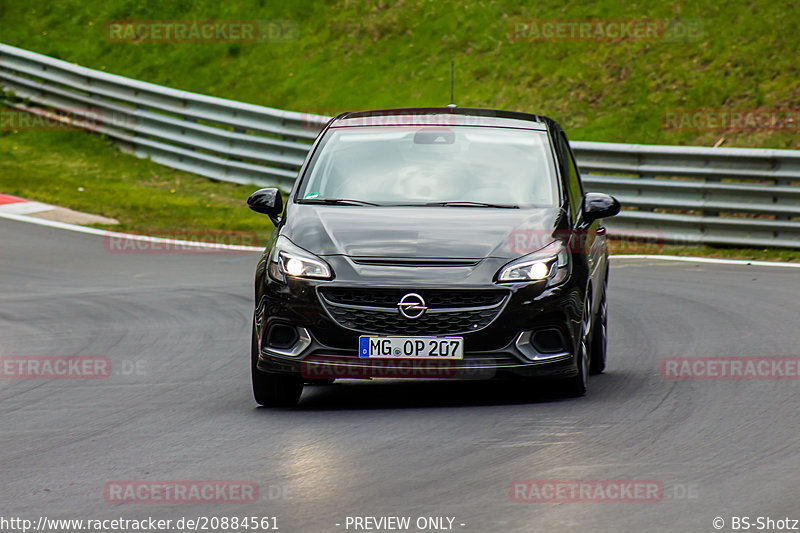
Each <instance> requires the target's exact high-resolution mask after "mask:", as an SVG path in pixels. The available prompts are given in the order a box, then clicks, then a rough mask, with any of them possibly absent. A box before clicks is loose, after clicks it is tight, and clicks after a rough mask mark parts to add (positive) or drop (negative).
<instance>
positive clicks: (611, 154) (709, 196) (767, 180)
mask: <svg viewBox="0 0 800 533" xmlns="http://www.w3.org/2000/svg"><path fill="white" fill-rule="evenodd" d="M0 86H2V87H3V88H4V90H6V91H12V92H13V94H14V96H15V97H14V98H12V99H11V100H9V101H7V102H6V104H5V105H6V106H10V107H14V108H16V109H19V110H23V111H28V112H30V113H34V114H39V115H46V116H49V117H55V118H56V119H58V120H62V121H71V122H72V123H73V124H76V125H78V126H81V127H86V128H88V129H91V130H93V131H96V132H97V133H101V134H104V135H106V136H108V137H109V138H111V139H113V140H115V141H117V142H118V143H120V145H121V146H123V148H127V149H129V150H130V151H132V152H133V153H135V154H136V155H138V156H142V157H149V158H151V159H152V160H153V161H155V162H157V163H160V164H163V165H166V166H170V167H173V168H177V169H181V170H185V171H188V172H192V173H195V174H199V175H202V176H206V177H209V178H213V179H217V180H224V181H231V182H236V183H253V184H257V185H278V186H280V187H282V188H284V189H288V188H290V187H291V185H292V183H293V182H294V179H295V177H296V173H297V170H298V169H299V167H300V166H301V164H302V162H303V160H304V158H305V156H306V154H307V152H308V149H309V145H310V143H311V141H313V139H314V138H315V137H316V135H317V133H318V132H319V131H320V129H321V128H322V127H323V126H324V125H325V123H326V122H327V121H328V120H329V117H324V116H319V115H313V114H306V113H296V112H291V111H281V110H278V109H271V108H267V107H262V106H256V105H251V104H244V103H241V102H235V101H232V100H225V99H222V98H215V97H210V96H204V95H199V94H195V93H190V92H185V91H179V90H176V89H171V88H167V87H162V86H159V85H154V84H151V83H145V82H141V81H137V80H132V79H129V78H125V77H122V76H117V75H113V74H108V73H105V72H99V71H96V70H91V69H88V68H85V67H81V66H78V65H73V64H71V63H68V62H66V61H61V60H58V59H54V58H51V57H48V56H44V55H40V54H36V53H33V52H29V51H27V50H23V49H20V48H15V47H12V46H7V45H3V44H0ZM65 112H66V113H65ZM76 117H77V118H78V119H79V120H77V122H76V120H75V119H76ZM572 148H573V150H574V152H575V156H576V158H577V161H578V165H579V167H580V168H581V172H582V174H583V177H584V183H585V184H586V187H587V189H588V190H592V191H603V192H608V193H610V194H613V195H615V196H617V197H618V198H619V199H620V201H621V202H622V203H623V205H624V206H625V209H624V210H623V211H622V212H621V213H620V214H619V215H618V216H617V217H615V218H614V219H611V220H610V221H609V223H608V226H609V230H610V232H611V234H612V235H614V234H616V235H630V236H634V237H636V238H641V239H642V240H644V242H650V241H659V242H661V241H664V242H673V243H686V244H692V243H705V244H723V245H739V246H759V247H764V246H780V247H792V248H800V151H795V150H760V149H746V148H704V147H680V146H648V145H634V144H613V143H595V142H572Z"/></svg>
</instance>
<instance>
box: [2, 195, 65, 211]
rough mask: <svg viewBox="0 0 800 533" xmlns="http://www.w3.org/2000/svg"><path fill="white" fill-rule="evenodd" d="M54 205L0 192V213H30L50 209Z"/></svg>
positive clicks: (53, 207)
mask: <svg viewBox="0 0 800 533" xmlns="http://www.w3.org/2000/svg"><path fill="white" fill-rule="evenodd" d="M55 208H56V207H55V206H54V205H49V204H43V203H41V202H31V201H30V200H26V199H25V198H19V197H17V196H11V195H9V194H0V214H3V213H10V214H12V215H30V214H33V213H41V212H43V211H52V210H53V209H55Z"/></svg>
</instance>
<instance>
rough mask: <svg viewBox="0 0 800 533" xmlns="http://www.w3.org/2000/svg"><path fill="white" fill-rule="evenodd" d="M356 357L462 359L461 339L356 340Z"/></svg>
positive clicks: (399, 338) (378, 338)
mask: <svg viewBox="0 0 800 533" xmlns="http://www.w3.org/2000/svg"><path fill="white" fill-rule="evenodd" d="M358 341H359V342H358V356H359V357H369V358H373V359H463V358H464V338H463V337H398V336H389V337H373V336H362V337H359V339H358Z"/></svg>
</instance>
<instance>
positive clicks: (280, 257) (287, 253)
mask: <svg viewBox="0 0 800 533" xmlns="http://www.w3.org/2000/svg"><path fill="white" fill-rule="evenodd" d="M269 273H270V276H272V278H273V279H275V280H277V281H286V276H291V277H293V278H311V279H331V277H332V276H333V275H332V273H331V267H330V266H328V263H326V262H325V261H323V260H322V259H321V258H319V257H317V256H316V255H314V254H312V253H311V252H309V251H307V250H303V249H302V248H300V247H299V246H297V245H296V244H294V243H293V242H292V241H290V240H289V239H287V238H286V237H284V236H283V235H281V236H280V237H278V240H277V242H276V243H275V247H274V248H273V250H272V253H271V254H270V259H269Z"/></svg>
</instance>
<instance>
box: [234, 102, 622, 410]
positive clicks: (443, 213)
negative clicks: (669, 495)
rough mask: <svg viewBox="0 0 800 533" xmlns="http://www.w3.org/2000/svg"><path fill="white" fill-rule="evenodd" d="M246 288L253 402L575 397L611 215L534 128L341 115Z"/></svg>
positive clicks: (588, 363) (558, 140) (447, 115)
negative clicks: (361, 383)
mask: <svg viewBox="0 0 800 533" xmlns="http://www.w3.org/2000/svg"><path fill="white" fill-rule="evenodd" d="M248 205H249V206H250V208H251V209H253V210H254V211H256V212H259V213H263V214H266V215H269V217H270V218H271V219H272V221H273V223H274V224H275V231H274V232H273V234H272V237H271V240H270V242H269V243H268V246H267V248H266V251H265V253H264V255H263V257H262V258H261V260H260V262H259V263H258V267H257V269H256V276H255V313H254V319H253V333H252V354H251V369H252V382H253V393H254V396H255V400H256V402H257V403H259V404H261V405H266V406H286V405H294V404H296V403H297V402H298V401H299V399H300V395H301V393H302V391H303V387H304V385H305V384H307V383H319V382H326V383H329V382H331V381H332V380H334V379H337V378H399V377H414V378H454V379H460V378H465V379H469V378H480V379H483V378H487V379H488V378H516V379H522V380H527V379H531V378H542V377H546V378H548V379H553V380H556V379H557V380H559V382H558V383H557V384H556V387H558V388H560V390H561V391H563V393H564V394H565V395H569V396H581V395H583V394H584V392H585V391H586V384H587V380H588V376H589V374H592V373H599V372H602V371H603V369H604V368H605V364H606V323H607V314H608V308H607V304H606V287H607V282H608V269H609V265H608V248H607V245H606V237H605V233H606V231H605V228H604V227H603V226H602V225H601V224H600V219H603V218H605V217H610V216H613V215H615V214H617V213H618V212H619V209H620V205H619V202H617V200H615V199H614V198H613V197H611V196H608V195H606V194H600V193H585V192H584V190H583V186H582V184H581V178H580V173H579V171H578V167H577V165H576V163H575V159H574V157H573V154H572V151H571V149H570V145H569V142H568V140H567V136H566V135H565V134H564V132H563V130H562V129H561V127H560V126H559V125H558V123H556V122H555V121H554V120H552V119H549V118H547V117H544V116H541V115H533V114H526V113H516V112H507V111H495V110H486V109H463V108H457V107H447V108H425V109H395V110H381V111H369V112H359V113H344V114H341V115H339V116H337V117H335V118H334V119H332V120H331V121H330V122H329V123H328V124H327V125H326V126H325V128H324V129H323V131H322V132H321V133H320V134H319V136H318V137H317V139H316V141H315V142H314V144H313V146H312V147H311V150H310V152H309V154H308V156H307V158H306V160H305V162H304V164H303V166H302V168H301V169H300V172H299V174H298V177H297V180H296V182H295V184H294V188H293V189H292V191H291V193H290V194H289V195H288V197H287V199H286V201H285V205H284V200H283V197H282V195H281V193H280V192H279V191H278V189H261V190H259V191H257V192H255V193H253V195H252V196H250V198H249V199H248Z"/></svg>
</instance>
